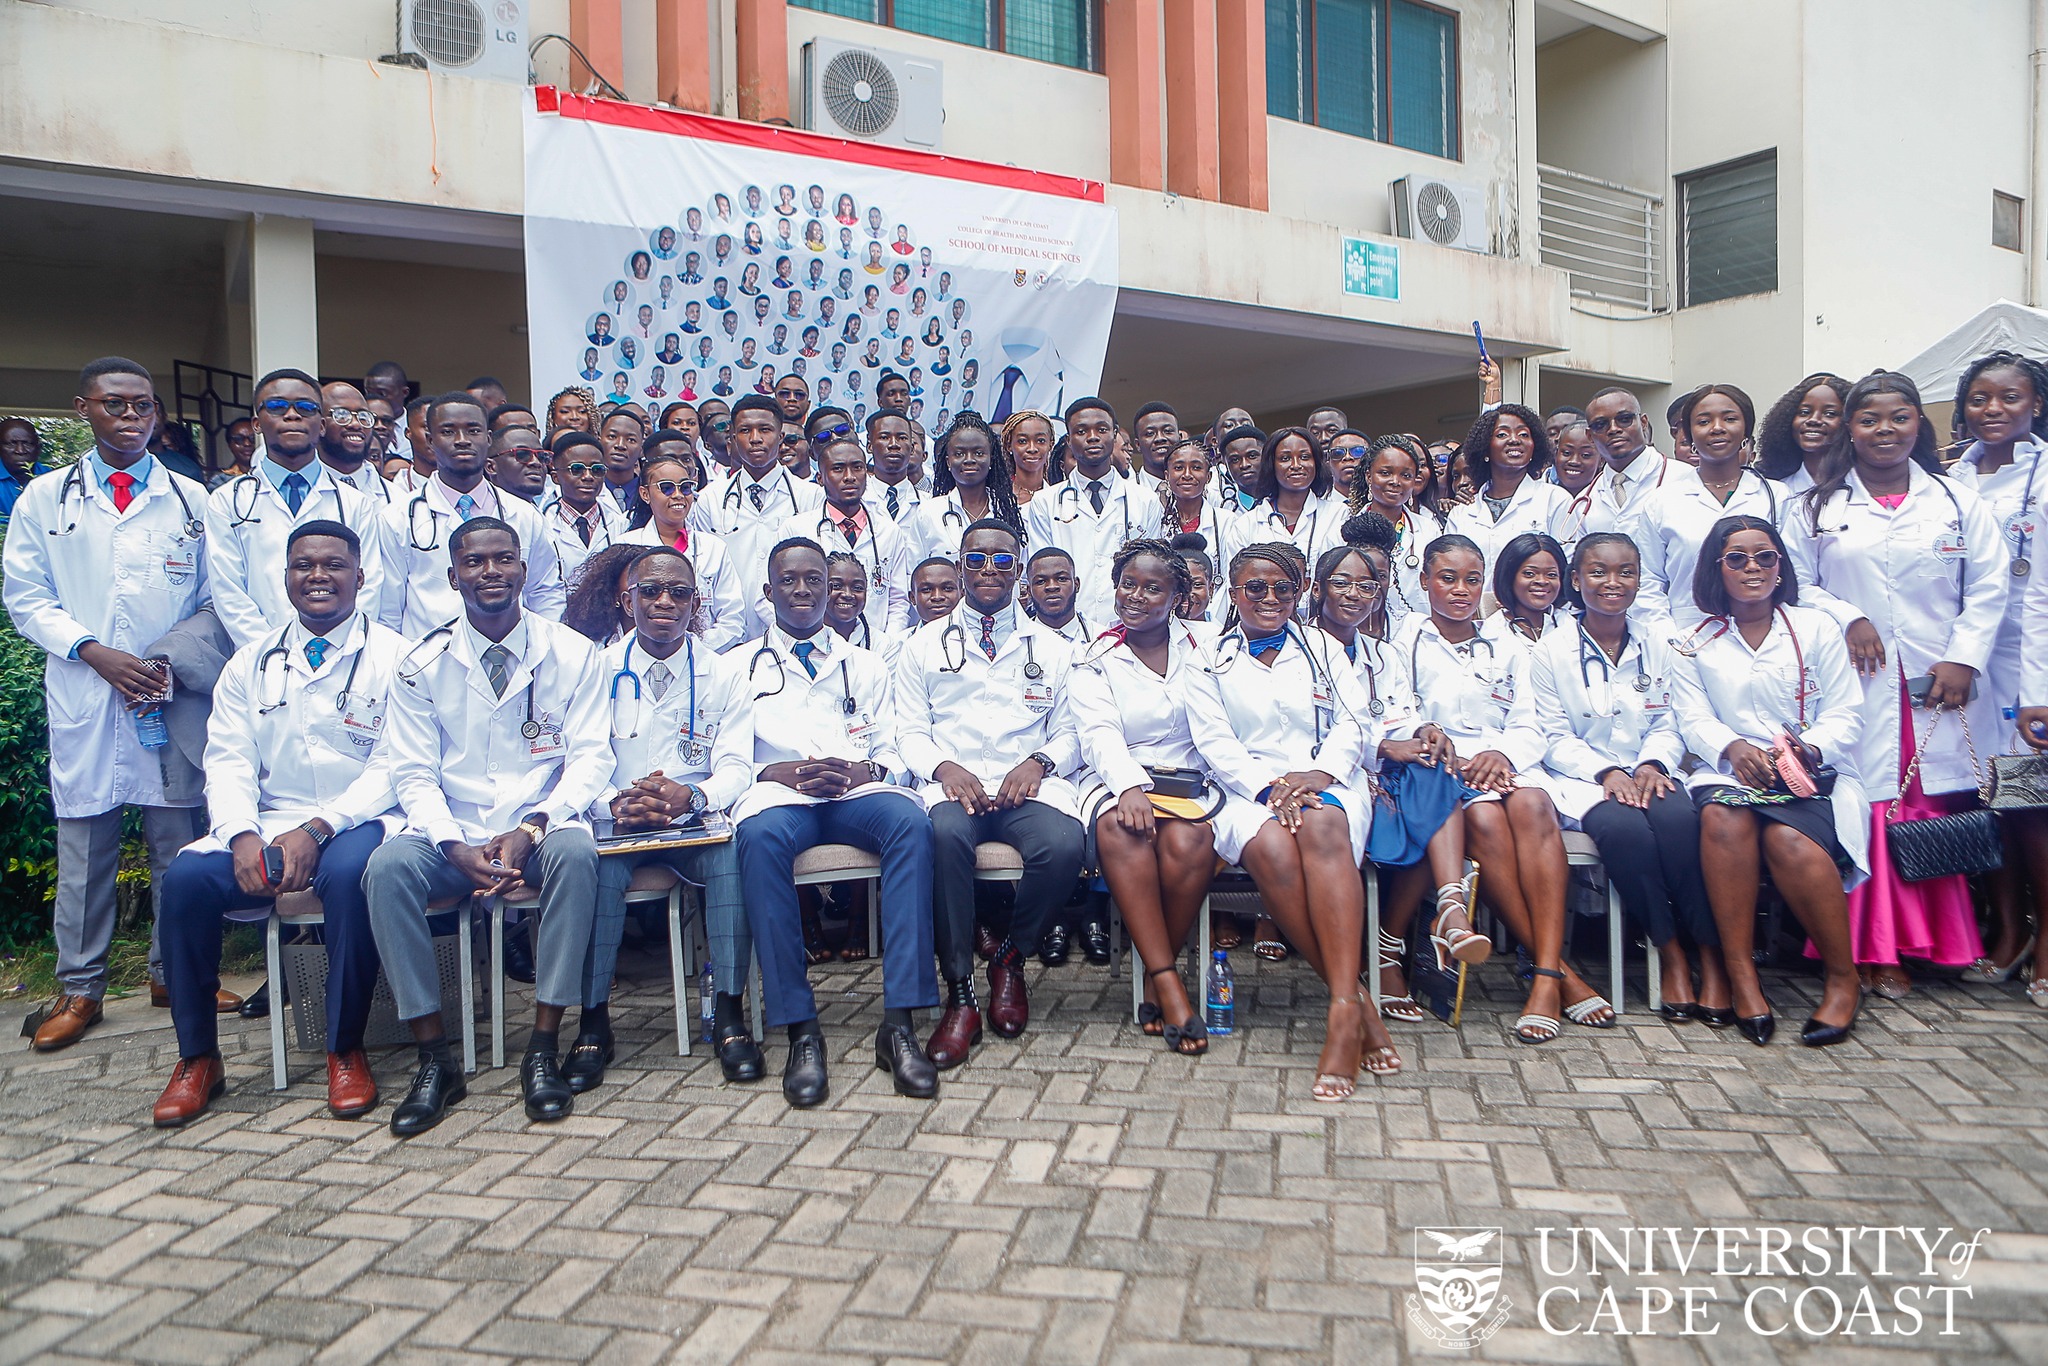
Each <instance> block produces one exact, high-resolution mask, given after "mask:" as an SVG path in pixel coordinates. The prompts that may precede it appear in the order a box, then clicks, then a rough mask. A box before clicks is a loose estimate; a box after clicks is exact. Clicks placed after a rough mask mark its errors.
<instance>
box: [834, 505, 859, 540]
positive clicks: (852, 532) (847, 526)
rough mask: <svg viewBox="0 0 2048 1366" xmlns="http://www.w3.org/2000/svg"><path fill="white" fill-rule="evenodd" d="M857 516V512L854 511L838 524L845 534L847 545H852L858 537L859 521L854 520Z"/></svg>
mask: <svg viewBox="0 0 2048 1366" xmlns="http://www.w3.org/2000/svg"><path fill="white" fill-rule="evenodd" d="M858 516H859V514H858V513H856V514H855V515H854V516H853V517H848V518H847V519H846V520H845V521H843V522H841V523H840V524H839V530H840V531H841V532H842V533H844V534H845V536H846V543H847V544H848V545H852V544H853V543H854V542H855V541H857V540H859V539H860V522H859V521H858V520H856V518H857V517H858Z"/></svg>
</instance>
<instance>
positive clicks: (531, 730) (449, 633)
mask: <svg viewBox="0 0 2048 1366" xmlns="http://www.w3.org/2000/svg"><path fill="white" fill-rule="evenodd" d="M436 636H439V637H442V641H441V651H440V654H437V655H435V656H434V659H439V658H440V657H441V655H445V654H447V653H448V651H449V650H450V649H452V648H453V647H454V645H455V623H454V622H453V621H447V622H443V623H442V624H441V625H439V626H436V627H435V628H434V629H433V630H431V631H429V632H427V633H426V634H425V635H423V636H421V637H420V640H419V644H417V645H415V646H413V647H412V649H411V650H409V651H407V652H406V656H405V658H404V659H402V660H400V661H399V664H398V681H399V682H401V683H404V684H406V685H407V686H416V685H415V684H414V682H413V680H415V679H417V678H418V677H419V676H420V675H421V674H423V673H425V672H426V670H427V666H428V665H429V664H431V663H433V662H434V660H433V659H421V658H419V653H420V651H421V650H423V649H425V648H426V647H427V645H428V644H429V643H430V642H431V641H432V640H433V639H434V638H435V637H436ZM351 677H353V671H351ZM539 681H540V670H539V669H538V668H536V669H535V670H534V671H533V675H532V676H531V677H530V678H528V679H527V680H526V720H525V721H524V722H523V723H521V725H520V727H519V735H520V738H521V739H525V740H538V739H540V733H541V730H542V727H541V724H540V722H539V721H538V720H536V719H535V717H534V714H533V685H534V684H535V683H538V682H539Z"/></svg>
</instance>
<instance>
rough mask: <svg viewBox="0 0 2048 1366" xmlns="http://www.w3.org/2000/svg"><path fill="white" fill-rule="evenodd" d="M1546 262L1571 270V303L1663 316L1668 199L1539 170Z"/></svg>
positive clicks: (1546, 168)
mask: <svg viewBox="0 0 2048 1366" xmlns="http://www.w3.org/2000/svg"><path fill="white" fill-rule="evenodd" d="M1536 179H1537V188H1538V202H1539V206H1540V208H1541V218H1540V222H1539V226H1540V228H1541V230H1542V234H1543V263H1544V264H1545V265H1549V266H1558V267H1560V268H1562V269H1564V270H1565V271H1568V272H1569V273H1570V275H1571V280H1572V295H1573V297H1574V298H1580V299H1594V300H1598V301H1599V302H1601V303H1604V304H1616V305H1619V306H1620V307H1623V308H1632V309H1640V310H1641V311H1643V312H1646V313H1652V312H1662V311H1663V310H1664V309H1666V308H1668V307H1669V306H1670V305H1669V303H1668V301H1667V294H1666V290H1665V282H1664V197H1663V196H1662V195H1655V194H1651V193H1650V192H1649V191H1647V190H1637V189H1631V188H1630V187H1629V186H1627V185H1617V184H1615V183H1614V182H1613V181H1610V180H1600V179H1597V178H1595V177H1593V176H1589V175H1580V174H1579V173H1578V172H1577V171H1567V170H1565V169H1563V168H1562V167H1558V166H1538V167H1537V168H1536Z"/></svg>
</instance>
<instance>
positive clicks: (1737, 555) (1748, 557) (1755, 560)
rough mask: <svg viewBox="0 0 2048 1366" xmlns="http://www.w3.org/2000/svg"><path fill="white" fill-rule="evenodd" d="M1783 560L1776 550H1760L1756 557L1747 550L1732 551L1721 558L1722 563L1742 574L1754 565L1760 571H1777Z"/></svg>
mask: <svg viewBox="0 0 2048 1366" xmlns="http://www.w3.org/2000/svg"><path fill="white" fill-rule="evenodd" d="M1781 558H1782V557H1781V556H1780V555H1779V554H1778V552H1777V551H1775V550H1759V551H1757V552H1756V554H1754V555H1752V554H1750V553H1749V552H1748V551H1746V550H1730V551H1727V552H1725V553H1724V554H1723V555H1722V556H1721V563H1722V564H1724V565H1726V566H1728V567H1729V568H1730V569H1733V570H1735V571H1736V572H1738V573H1740V572H1741V571H1742V570H1745V569H1747V568H1749V567H1750V565H1752V564H1754V565H1755V566H1756V567H1757V568H1758V569H1776V568H1777V567H1778V561H1779V560H1780V559H1781Z"/></svg>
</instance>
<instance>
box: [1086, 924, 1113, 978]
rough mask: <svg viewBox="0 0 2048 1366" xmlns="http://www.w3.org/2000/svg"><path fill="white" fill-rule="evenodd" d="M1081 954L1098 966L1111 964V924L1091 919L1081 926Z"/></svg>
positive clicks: (1103, 966) (1102, 966)
mask: <svg viewBox="0 0 2048 1366" xmlns="http://www.w3.org/2000/svg"><path fill="white" fill-rule="evenodd" d="M1081 954H1082V956H1083V957H1085V958H1086V959H1087V960H1088V961H1089V962H1090V963H1093V964H1094V965H1095V966H1096V967H1098V968H1106V967H1108V966H1109V926H1107V925H1105V924H1103V923H1102V922H1101V921H1100V920H1091V921H1089V922H1088V923H1087V924H1085V925H1083V926H1082V927H1081Z"/></svg>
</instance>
